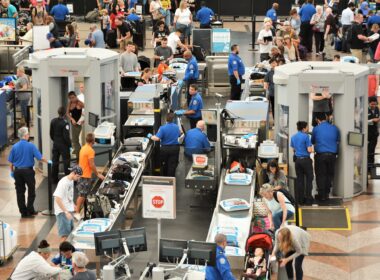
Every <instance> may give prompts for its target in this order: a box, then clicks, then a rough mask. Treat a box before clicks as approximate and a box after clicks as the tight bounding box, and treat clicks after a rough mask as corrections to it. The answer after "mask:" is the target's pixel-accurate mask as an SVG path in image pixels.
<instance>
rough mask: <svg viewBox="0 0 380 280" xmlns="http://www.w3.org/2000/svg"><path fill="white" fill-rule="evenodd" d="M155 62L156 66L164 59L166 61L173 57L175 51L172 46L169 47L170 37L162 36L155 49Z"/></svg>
mask: <svg viewBox="0 0 380 280" xmlns="http://www.w3.org/2000/svg"><path fill="white" fill-rule="evenodd" d="M153 57H154V63H155V67H157V66H158V64H160V61H161V60H162V61H164V62H165V63H166V62H168V61H170V60H172V59H173V51H172V49H171V48H170V47H168V39H167V38H162V39H161V40H160V45H159V46H157V47H156V48H155V49H154V56H153Z"/></svg>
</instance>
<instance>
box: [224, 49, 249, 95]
mask: <svg viewBox="0 0 380 280" xmlns="http://www.w3.org/2000/svg"><path fill="white" fill-rule="evenodd" d="M244 74H245V66H244V63H243V61H242V59H241V58H240V57H239V46H238V45H236V44H235V45H232V47H231V53H230V56H229V58H228V75H229V76H230V84H231V96H230V99H231V100H240V97H241V80H242V76H243V75H244Z"/></svg>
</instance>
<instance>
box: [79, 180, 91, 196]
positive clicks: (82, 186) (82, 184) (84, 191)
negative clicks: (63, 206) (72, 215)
mask: <svg viewBox="0 0 380 280" xmlns="http://www.w3.org/2000/svg"><path fill="white" fill-rule="evenodd" d="M91 185H92V179H91V178H80V179H79V181H78V183H77V189H78V194H79V196H82V197H86V196H87V195H88V193H89V192H90V190H91Z"/></svg>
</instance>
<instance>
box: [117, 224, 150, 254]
mask: <svg viewBox="0 0 380 280" xmlns="http://www.w3.org/2000/svg"><path fill="white" fill-rule="evenodd" d="M119 232H120V238H125V239H126V241H127V245H128V250H129V252H130V253H133V252H142V251H147V250H148V247H147V243H146V232H145V228H133V229H128V230H120V231H119Z"/></svg>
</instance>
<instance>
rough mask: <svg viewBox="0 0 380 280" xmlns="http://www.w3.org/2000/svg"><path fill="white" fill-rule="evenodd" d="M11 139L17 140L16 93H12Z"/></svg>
mask: <svg viewBox="0 0 380 280" xmlns="http://www.w3.org/2000/svg"><path fill="white" fill-rule="evenodd" d="M13 93H14V96H13V138H14V139H17V138H18V137H17V136H18V135H17V125H16V91H13Z"/></svg>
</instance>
